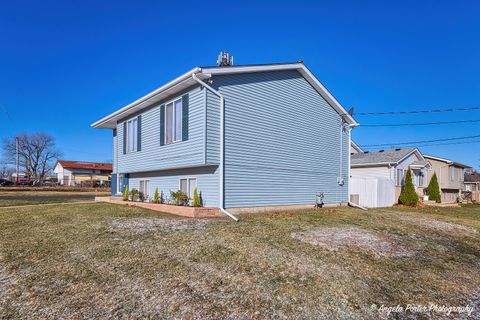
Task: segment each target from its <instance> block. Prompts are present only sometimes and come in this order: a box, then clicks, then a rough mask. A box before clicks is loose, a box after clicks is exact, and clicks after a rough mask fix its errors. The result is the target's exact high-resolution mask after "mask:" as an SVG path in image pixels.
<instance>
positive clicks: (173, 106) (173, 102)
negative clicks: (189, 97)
mask: <svg viewBox="0 0 480 320" xmlns="http://www.w3.org/2000/svg"><path fill="white" fill-rule="evenodd" d="M178 100H180V102H181V103H182V105H181V107H182V125H181V126H180V140H175V132H176V128H175V125H176V117H177V116H176V112H175V102H177V101H178ZM170 103H171V104H172V112H173V123H172V129H173V136H172V139H174V140H172V142H168V143H167V105H169V104H170ZM164 109H165V110H163V112H164V113H165V114H164V120H165V123H164V124H163V125H164V131H165V132H164V134H165V145H169V144H174V143H177V142H182V137H183V96H180V97H176V98H175V99H172V100H170V101H168V102H166V103H165V108H164Z"/></svg>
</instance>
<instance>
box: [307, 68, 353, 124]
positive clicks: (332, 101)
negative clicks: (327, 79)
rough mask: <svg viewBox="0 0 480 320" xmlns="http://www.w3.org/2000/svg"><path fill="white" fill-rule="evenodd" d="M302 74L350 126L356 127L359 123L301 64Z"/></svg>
mask: <svg viewBox="0 0 480 320" xmlns="http://www.w3.org/2000/svg"><path fill="white" fill-rule="evenodd" d="M300 66H301V72H300V73H301V74H302V75H303V76H304V77H305V78H306V79H307V80H309V82H310V84H311V85H312V86H313V87H314V88H315V89H316V90H317V91H318V92H319V93H320V95H321V96H322V97H323V98H324V99H325V100H327V102H328V103H329V104H330V105H331V106H332V107H333V108H334V109H335V110H336V111H337V112H338V113H339V114H340V115H341V116H342V117H344V119H345V120H346V121H347V122H348V123H349V124H350V126H352V127H356V126H358V125H359V123H358V122H357V121H356V120H355V119H354V118H353V117H352V116H351V115H350V114H349V113H348V112H347V111H346V110H345V108H344V107H343V106H342V105H341V104H340V102H338V100H337V99H336V98H335V97H334V96H333V95H332V94H331V93H330V91H328V89H327V88H326V87H325V86H324V85H323V84H322V83H321V82H320V81H319V80H318V79H317V77H315V75H314V74H313V73H312V72H310V70H308V68H307V67H306V66H305V65H304V64H303V63H301V64H300Z"/></svg>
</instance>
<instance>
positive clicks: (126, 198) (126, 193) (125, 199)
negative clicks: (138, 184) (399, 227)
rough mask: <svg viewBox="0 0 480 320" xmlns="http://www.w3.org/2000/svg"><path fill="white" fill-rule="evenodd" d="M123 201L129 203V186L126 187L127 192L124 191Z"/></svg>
mask: <svg viewBox="0 0 480 320" xmlns="http://www.w3.org/2000/svg"><path fill="white" fill-rule="evenodd" d="M122 200H123V201H128V186H125V190H123V198H122Z"/></svg>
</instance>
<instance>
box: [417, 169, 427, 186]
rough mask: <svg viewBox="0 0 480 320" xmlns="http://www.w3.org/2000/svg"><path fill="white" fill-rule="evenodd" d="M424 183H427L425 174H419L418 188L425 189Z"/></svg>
mask: <svg viewBox="0 0 480 320" xmlns="http://www.w3.org/2000/svg"><path fill="white" fill-rule="evenodd" d="M424 183H425V181H424V176H423V172H419V173H418V186H419V187H423V184H424Z"/></svg>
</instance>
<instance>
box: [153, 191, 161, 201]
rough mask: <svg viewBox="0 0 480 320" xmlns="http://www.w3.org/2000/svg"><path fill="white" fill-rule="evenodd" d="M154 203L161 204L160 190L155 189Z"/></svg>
mask: <svg viewBox="0 0 480 320" xmlns="http://www.w3.org/2000/svg"><path fill="white" fill-rule="evenodd" d="M153 203H160V199H159V198H158V188H155V193H154V194H153Z"/></svg>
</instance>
